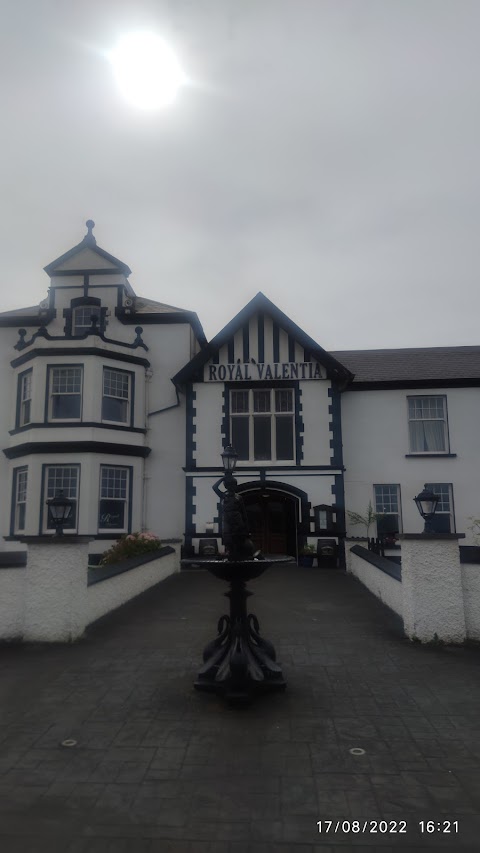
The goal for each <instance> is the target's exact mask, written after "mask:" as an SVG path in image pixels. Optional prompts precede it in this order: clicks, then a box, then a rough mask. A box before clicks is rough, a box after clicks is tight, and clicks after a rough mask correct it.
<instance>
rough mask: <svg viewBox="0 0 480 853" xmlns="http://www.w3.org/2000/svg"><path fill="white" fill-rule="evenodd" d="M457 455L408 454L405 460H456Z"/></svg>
mask: <svg viewBox="0 0 480 853" xmlns="http://www.w3.org/2000/svg"><path fill="white" fill-rule="evenodd" d="M456 456H457V454H456V453H406V454H405V459H418V458H420V459H456Z"/></svg>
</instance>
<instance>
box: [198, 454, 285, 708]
mask: <svg viewBox="0 0 480 853" xmlns="http://www.w3.org/2000/svg"><path fill="white" fill-rule="evenodd" d="M222 460H223V466H224V471H225V474H224V476H223V477H221V478H220V480H218V482H217V483H215V485H214V487H213V489H214V491H215V492H216V494H217V495H218V496H219V498H220V500H221V517H222V540H223V544H224V546H225V553H226V557H225V558H224V559H220V560H218V559H217V560H213V559H212V560H204V561H202V566H204V567H205V568H206V569H208V571H209V572H211V574H212V575H214V576H215V577H217V578H220V579H221V580H224V581H228V582H229V584H230V589H229V591H228V592H226V593H225V595H226V597H227V598H228V599H229V600H230V612H229V614H224V615H223V616H221V617H220V619H219V620H218V625H217V636H216V637H215V639H214V640H212V641H211V642H210V643H209V644H208V645H207V646H206V648H205V650H204V652H203V661H204V663H203V666H202V668H201V669H200V671H199V673H198V675H197V680H196V681H195V683H194V686H195V688H196V689H197V690H206V691H210V692H216V693H219V694H221V695H223V696H225V697H226V698H227V699H228V700H229V701H231V702H247V701H248V700H249V699H251V698H252V696H253V695H254V694H255V693H258V692H262V691H266V690H279V689H284V688H285V687H286V682H285V679H284V677H283V673H282V669H281V667H280V665H279V664H278V663H277V661H276V654H275V649H274V647H273V645H272V643H270V642H269V641H268V640H266V639H265V638H264V637H263V636H262V635H261V633H260V627H259V622H258V619H257V617H256V616H255V614H254V613H248V612H247V610H248V609H247V600H248V598H249V597H250V596H251V595H252V594H253V593H251V592H250V591H249V590H248V589H247V588H246V586H245V584H246V583H247V581H251V580H253V579H254V578H258V577H260V575H262V574H263V572H264V571H265V570H266V569H268V568H269V566H271V565H272V564H273V563H275V562H287V561H289V560H290V558H289V557H278V558H275V557H274V558H269V559H265V558H264V557H263V555H262V554H261V553H260V552H259V551H257V552H255V546H254V544H253V542H252V540H251V539H250V536H249V529H248V519H247V513H246V510H245V505H244V503H243V500H242V498H241V496H240V495H239V494H238V492H237V481H236V479H235V478H234V476H233V471H234V470H235V465H236V461H237V454H236V453H235V451H234V449H233V447H231V446H230V445H229V446H228V447H227V448H226V449H225V450H224V452H223V453H222ZM222 483H223V485H224V487H225V490H224V491H221V490H220V488H219V486H220V484H222Z"/></svg>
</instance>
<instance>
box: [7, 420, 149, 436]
mask: <svg viewBox="0 0 480 853" xmlns="http://www.w3.org/2000/svg"><path fill="white" fill-rule="evenodd" d="M72 425H73V426H74V427H75V429H78V428H82V427H95V428H96V429H115V430H120V431H122V432H137V433H141V434H142V435H146V434H147V430H146V429H144V428H143V427H130V426H122V425H121V424H114V423H104V424H103V423H101V422H100V421H82V422H81V423H80V422H78V423H77V422H76V421H59V422H58V423H57V422H55V423H52V422H50V423H45V422H41V421H40V422H39V423H33V422H32V423H30V424H26V426H23V427H18V429H11V430H9V431H8V434H9V435H17V434H18V433H19V432H26V431H27V430H30V429H65V427H69V426H72Z"/></svg>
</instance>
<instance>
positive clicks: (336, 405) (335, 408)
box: [328, 384, 343, 468]
mask: <svg viewBox="0 0 480 853" xmlns="http://www.w3.org/2000/svg"><path fill="white" fill-rule="evenodd" d="M328 396H329V397H330V400H331V403H330V405H329V407H328V413H329V415H331V418H330V429H331V431H332V438H331V439H330V447H331V449H332V465H334V466H335V467H337V468H343V442H342V399H341V394H340V390H339V388H338V387H337V386H336V385H335V384H332V385H331V386H330V388H329V389H328Z"/></svg>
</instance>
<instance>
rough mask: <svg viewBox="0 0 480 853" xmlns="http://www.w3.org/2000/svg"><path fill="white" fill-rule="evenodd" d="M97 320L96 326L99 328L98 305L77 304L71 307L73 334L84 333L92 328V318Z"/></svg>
mask: <svg viewBox="0 0 480 853" xmlns="http://www.w3.org/2000/svg"><path fill="white" fill-rule="evenodd" d="M93 317H94V318H96V320H97V328H100V322H101V308H100V306H99V305H79V306H78V308H74V309H73V334H74V335H84V334H85V332H88V331H90V329H91V328H92V322H93V321H92V318H93Z"/></svg>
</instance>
